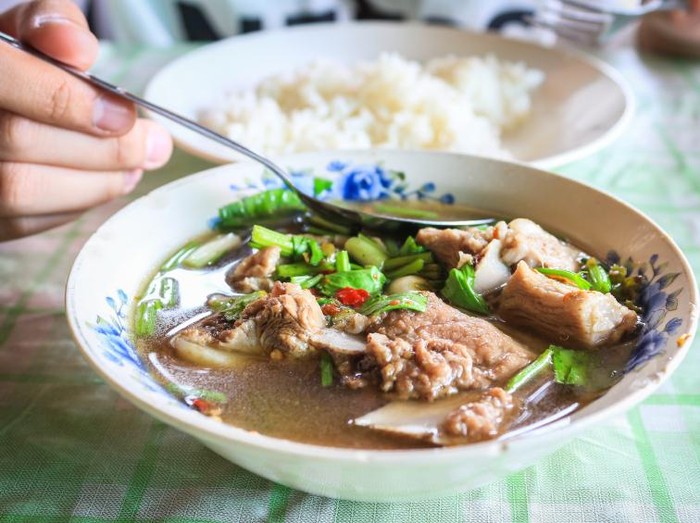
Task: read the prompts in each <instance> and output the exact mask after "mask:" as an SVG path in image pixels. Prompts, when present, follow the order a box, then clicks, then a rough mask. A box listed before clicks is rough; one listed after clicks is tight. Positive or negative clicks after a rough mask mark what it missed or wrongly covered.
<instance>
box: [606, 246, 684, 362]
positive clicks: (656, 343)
mask: <svg viewBox="0 0 700 523" xmlns="http://www.w3.org/2000/svg"><path fill="white" fill-rule="evenodd" d="M606 261H607V263H608V264H609V265H612V264H618V265H622V266H623V267H625V269H626V270H627V274H628V275H636V277H637V278H639V279H640V280H641V293H640V295H639V298H638V300H637V303H636V305H637V306H639V307H640V308H641V309H642V311H643V314H642V318H641V320H642V322H643V324H644V327H643V329H642V332H641V335H640V338H639V341H638V342H637V346H636V347H635V348H634V350H633V351H632V355H631V356H630V359H629V361H628V362H627V365H626V366H625V372H629V371H631V370H633V369H635V368H637V367H638V366H639V365H641V364H642V363H644V362H646V361H649V360H650V359H651V358H653V357H654V356H657V355H658V354H660V353H661V351H662V349H663V348H664V346H665V345H666V344H667V343H668V339H669V337H670V336H673V335H675V334H677V333H678V331H679V329H680V328H681V327H682V326H683V320H682V319H681V318H679V317H677V316H671V317H669V313H671V312H673V311H675V310H676V309H677V308H678V296H679V294H680V293H681V292H682V291H683V289H682V288H680V289H676V290H674V291H673V292H667V291H666V289H668V287H670V286H671V284H673V282H674V281H675V280H676V278H677V277H678V276H679V275H680V273H677V272H666V266H667V264H666V263H659V257H658V255H656V254H654V255H652V256H651V257H650V258H649V261H648V262H642V263H635V262H634V261H633V260H632V259H631V258H628V259H627V260H625V261H624V262H622V261H621V258H620V255H619V254H618V253H617V252H615V251H611V252H610V253H608V256H607V259H606Z"/></svg>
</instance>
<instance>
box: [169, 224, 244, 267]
mask: <svg viewBox="0 0 700 523" xmlns="http://www.w3.org/2000/svg"><path fill="white" fill-rule="evenodd" d="M240 245H241V237H240V236H238V235H236V234H233V233H228V234H220V235H218V236H216V237H214V238H213V239H211V240H209V241H208V242H206V243H204V244H202V245H200V246H199V247H195V248H194V249H193V250H191V251H190V252H189V253H188V254H187V255H186V256H185V257H184V258H183V259H182V265H184V266H185V267H189V268H192V269H201V268H202V267H206V266H207V265H211V264H213V263H215V262H216V261H217V260H218V259H219V258H221V257H222V256H223V255H224V254H226V253H227V252H229V251H232V250H233V249H235V248H237V247H239V246H240Z"/></svg>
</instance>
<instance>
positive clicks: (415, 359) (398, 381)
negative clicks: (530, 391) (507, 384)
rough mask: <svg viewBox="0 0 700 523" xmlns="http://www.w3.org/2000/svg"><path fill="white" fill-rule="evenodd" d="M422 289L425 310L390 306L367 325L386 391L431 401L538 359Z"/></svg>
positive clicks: (498, 379)
mask: <svg viewBox="0 0 700 523" xmlns="http://www.w3.org/2000/svg"><path fill="white" fill-rule="evenodd" d="M424 294H425V295H426V296H427V297H428V306H427V308H426V311H425V312H423V313H419V312H414V311H408V310H396V311H391V312H388V313H387V314H385V315H383V316H382V317H378V318H373V319H372V321H371V323H370V325H369V327H368V332H370V333H372V334H370V335H369V336H368V344H367V351H368V352H369V353H370V354H371V355H372V356H373V357H374V358H375V359H376V361H377V363H378V365H379V367H380V370H381V374H382V389H383V390H385V391H393V392H395V393H397V394H398V395H399V397H402V398H423V399H431V400H432V399H435V398H438V397H441V396H446V395H450V394H454V393H455V392H457V391H459V390H471V389H475V388H485V387H489V386H491V385H493V384H495V383H500V382H502V381H504V380H506V379H507V378H509V377H510V376H511V375H513V374H514V373H515V372H517V371H518V370H520V369H521V368H523V367H524V366H525V365H527V364H528V363H529V362H530V361H532V359H533V358H534V355H533V354H532V353H531V352H530V351H529V350H528V349H527V348H525V347H524V346H523V345H521V344H520V343H518V342H517V341H515V340H514V339H513V338H511V337H510V336H508V335H507V334H505V333H503V332H501V331H500V330H499V329H498V328H497V327H495V326H494V325H493V324H491V323H489V322H488V321H486V320H484V319H481V318H476V317H472V316H467V315H466V314H464V313H462V312H461V311H459V310H457V309H455V308H453V307H450V306H449V305H447V304H446V303H445V302H443V301H442V300H441V299H439V298H438V297H437V296H435V295H434V294H433V293H430V292H426V293H424ZM380 335H381V336H380Z"/></svg>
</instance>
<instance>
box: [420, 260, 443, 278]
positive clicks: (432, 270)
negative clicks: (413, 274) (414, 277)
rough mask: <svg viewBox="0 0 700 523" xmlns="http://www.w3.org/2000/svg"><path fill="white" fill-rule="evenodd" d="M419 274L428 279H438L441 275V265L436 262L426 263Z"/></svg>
mask: <svg viewBox="0 0 700 523" xmlns="http://www.w3.org/2000/svg"><path fill="white" fill-rule="evenodd" d="M420 275H421V276H423V277H424V278H427V279H428V280H439V279H440V278H442V276H443V272H442V267H441V266H440V265H439V264H437V263H426V264H425V265H424V266H423V269H422V270H421V271H420Z"/></svg>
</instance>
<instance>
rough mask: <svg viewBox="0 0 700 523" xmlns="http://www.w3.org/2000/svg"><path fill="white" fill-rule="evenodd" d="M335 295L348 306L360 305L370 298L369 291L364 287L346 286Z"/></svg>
mask: <svg viewBox="0 0 700 523" xmlns="http://www.w3.org/2000/svg"><path fill="white" fill-rule="evenodd" d="M335 297H336V298H337V299H338V301H339V302H340V303H342V304H343V305H347V306H348V307H359V306H360V305H362V304H363V303H364V302H366V301H367V299H368V298H369V292H367V291H366V290H364V289H354V288H352V287H345V288H343V289H340V290H339V291H337V292H336V293H335Z"/></svg>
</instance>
